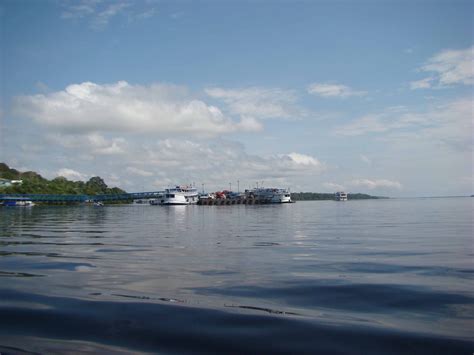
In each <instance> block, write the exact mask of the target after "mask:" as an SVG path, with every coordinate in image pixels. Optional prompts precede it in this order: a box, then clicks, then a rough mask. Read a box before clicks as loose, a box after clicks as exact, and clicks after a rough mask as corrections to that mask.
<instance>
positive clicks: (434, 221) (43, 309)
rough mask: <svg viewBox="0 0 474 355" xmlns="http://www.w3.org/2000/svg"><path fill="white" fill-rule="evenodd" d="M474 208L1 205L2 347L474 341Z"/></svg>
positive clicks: (440, 344)
mask: <svg viewBox="0 0 474 355" xmlns="http://www.w3.org/2000/svg"><path fill="white" fill-rule="evenodd" d="M471 214H472V206H471V201H470V199H466V198H464V199H462V198H457V199H429V200H426V199H413V200H380V201H378V200H376V201H348V202H347V203H336V202H332V201H327V202H299V203H296V204H293V205H264V206H246V205H235V206H167V207H164V206H144V205H124V206H106V207H104V208H96V207H92V206H73V207H65V206H61V207H42V206H37V207H34V208H28V209H22V208H2V209H0V281H1V283H0V314H2V317H4V316H8V319H9V320H10V321H9V327H8V329H4V330H0V352H7V350H8V349H9V348H14V349H17V350H18V349H23V350H28V351H31V350H32V349H40V350H42V351H40V352H48V351H52V352H54V351H62V350H64V351H65V350H67V349H74V348H75V346H77V344H78V342H80V343H81V344H83V346H86V347H88V349H92V351H113V352H120V351H125V352H128V351H133V352H136V351H165V352H174V351H176V352H179V353H182V352H188V351H189V352H195V351H196V349H201V350H202V351H203V352H215V351H222V352H228V351H229V350H231V349H240V351H241V352H254V353H255V352H278V351H281V352H292V353H297V352H303V353H304V352H306V353H308V352H314V351H323V352H354V349H359V350H357V351H355V352H359V353H370V352H372V353H380V352H383V353H387V352H390V351H393V352H394V353H397V352H398V353H399V352H404V351H415V350H416V351H415V352H417V353H429V352H430V351H436V352H439V351H440V349H442V350H443V351H446V352H456V351H461V352H463V351H467V350H468V349H469V351H468V353H470V352H471V351H470V349H471V348H472V343H471V340H470V339H471V336H472V326H473V319H474V314H473V313H474V306H473V299H474V298H473V288H472V285H473V283H472V279H473V272H474V268H473V266H472V257H473V255H472V254H473V253H472V239H471V238H472V237H471V236H472V228H473V222H472V218H471ZM153 315H154V316H156V317H161V318H159V319H154V318H153ZM163 319H166V322H163ZM85 320H87V322H88V323H87V324H86V323H84V322H85ZM59 321H60V322H61V323H60V324H63V326H61V327H60V329H59V326H58V322H59ZM40 323H41V324H42V326H38V325H39V324H40ZM25 324H28V326H26V325H25ZM0 329H2V328H0ZM296 330H298V333H296ZM124 334H126V335H124ZM315 334H317V335H318V336H317V339H318V341H315V339H316V338H315ZM196 337H201V339H202V341H201V342H199V341H197V342H196V341H195V340H192V339H195V338H196ZM338 337H342V339H344V343H341V341H340V340H339V339H340V338H338ZM26 338H28V339H30V340H31V343H29V344H31V345H30V347H26V348H25V342H24V341H23V342H22V341H20V340H19V339H26ZM15 339H16V340H15ZM48 339H49V340H48ZM52 339H54V341H53V340H52ZM183 339H186V341H188V343H186V341H183ZM407 342H408V343H407ZM53 344H56V345H53ZM58 344H60V345H58ZM230 344H232V346H231V345H230ZM235 344H240V345H238V346H237V345H235ZM272 344H273V345H272ZM406 344H410V346H411V347H408V348H407V347H406V346H407V345H406ZM423 344H424V345H423ZM234 345H235V347H234ZM58 349H60V350H58ZM413 349H415V350H413ZM18 351H19V350H18ZM35 351H36V350H35ZM14 352H15V351H14Z"/></svg>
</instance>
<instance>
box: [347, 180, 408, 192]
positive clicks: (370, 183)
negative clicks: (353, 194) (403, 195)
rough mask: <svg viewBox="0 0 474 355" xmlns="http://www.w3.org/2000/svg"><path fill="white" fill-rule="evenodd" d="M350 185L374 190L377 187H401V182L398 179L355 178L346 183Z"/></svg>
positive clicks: (398, 188)
mask: <svg viewBox="0 0 474 355" xmlns="http://www.w3.org/2000/svg"><path fill="white" fill-rule="evenodd" d="M348 184H349V185H350V186H355V187H365V188H367V189H369V190H375V189H379V188H389V189H397V190H401V189H402V184H401V183H400V182H398V181H391V180H385V179H375V180H372V179H355V180H352V181H350V182H349V183H348Z"/></svg>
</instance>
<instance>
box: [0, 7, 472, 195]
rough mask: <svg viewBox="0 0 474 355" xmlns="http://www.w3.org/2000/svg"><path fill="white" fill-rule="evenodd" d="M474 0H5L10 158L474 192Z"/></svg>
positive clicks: (89, 168) (111, 172)
mask: <svg viewBox="0 0 474 355" xmlns="http://www.w3.org/2000/svg"><path fill="white" fill-rule="evenodd" d="M473 7H474V6H473V3H472V2H471V1H421V0H418V1H222V2H218V1H199V2H191V1H178V2H176V1H152V0H149V1H124V0H118V1H103V0H76V1H3V2H2V3H1V4H0V10H1V23H2V26H1V44H2V45H1V73H0V74H1V83H2V85H1V90H2V95H1V102H0V105H1V106H0V108H1V114H0V115H1V116H0V117H1V118H0V120H1V121H0V130H1V131H0V161H4V162H6V163H7V164H9V165H11V166H13V167H15V168H18V169H20V170H30V169H31V170H35V171H39V172H40V173H42V174H43V175H44V176H46V177H49V178H51V177H54V176H58V175H63V176H66V177H68V178H70V179H74V180H76V179H88V178H89V177H91V176H94V175H100V176H102V177H104V178H105V180H106V182H107V183H108V184H109V185H118V186H120V187H122V188H124V189H126V190H127V191H138V190H143V189H145V190H156V189H161V188H164V187H167V186H168V185H172V184H176V183H180V184H182V183H190V182H194V183H196V185H197V186H201V184H205V186H206V189H210V190H217V189H224V188H227V187H228V184H229V182H231V183H232V184H233V186H236V182H237V180H239V181H240V184H241V186H242V187H250V186H254V185H255V184H256V182H257V181H258V182H259V183H262V182H263V183H264V184H265V185H267V186H270V185H274V186H280V187H289V188H291V190H292V191H326V192H333V191H335V190H339V189H344V190H347V191H349V192H366V193H370V194H381V195H388V196H413V195H417V196H426V195H466V194H471V193H472V192H473V178H472V176H473V170H472V162H473V161H472V133H473V130H472V113H473V106H472V98H473V91H472V89H473V87H472V84H473V67H472V65H473V44H474V43H473V33H472V29H473V27H472V26H473V15H472V13H473V12H474V11H473V10H474V9H473Z"/></svg>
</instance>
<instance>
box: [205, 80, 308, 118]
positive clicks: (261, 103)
mask: <svg viewBox="0 0 474 355" xmlns="http://www.w3.org/2000/svg"><path fill="white" fill-rule="evenodd" d="M205 92H206V94H207V95H208V96H210V97H212V98H214V99H217V100H220V101H222V102H224V103H225V104H226V105H227V107H228V111H229V112H230V113H231V114H235V115H240V116H243V117H252V118H255V119H267V118H295V117H297V116H301V114H302V112H301V110H299V109H298V108H296V106H295V102H296V95H295V94H294V92H293V91H291V90H283V89H279V88H261V87H250V88H243V89H223V88H218V87H214V88H207V89H205Z"/></svg>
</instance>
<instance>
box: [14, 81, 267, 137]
mask: <svg viewBox="0 0 474 355" xmlns="http://www.w3.org/2000/svg"><path fill="white" fill-rule="evenodd" d="M14 107H15V112H16V113H17V114H20V115H24V116H26V117H30V118H33V119H34V120H36V121H37V122H39V123H41V124H43V125H45V126H48V128H50V129H55V130H58V131H60V132H67V133H82V134H84V133H89V132H98V131H105V132H113V131H125V132H142V133H153V134H170V133H180V134H189V135H203V136H212V135H217V134H222V133H227V132H232V131H236V130H258V129H260V128H261V127H260V126H259V125H258V123H257V122H255V121H253V120H252V119H243V120H242V121H241V122H234V121H232V120H231V119H230V118H228V117H226V116H225V115H224V114H223V113H222V112H221V110H220V109H219V108H217V107H216V106H212V105H208V104H206V103H205V102H203V101H200V100H197V99H193V98H189V97H187V90H186V88H184V87H179V86H174V85H168V84H153V85H150V86H141V85H130V84H128V83H127V82H125V81H119V82H117V83H113V84H105V85H100V84H95V83H91V82H84V83H82V84H74V85H69V86H68V87H66V88H65V89H64V90H62V91H57V92H53V93H49V94H38V95H32V96H21V97H17V98H16V100H15V106H14Z"/></svg>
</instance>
